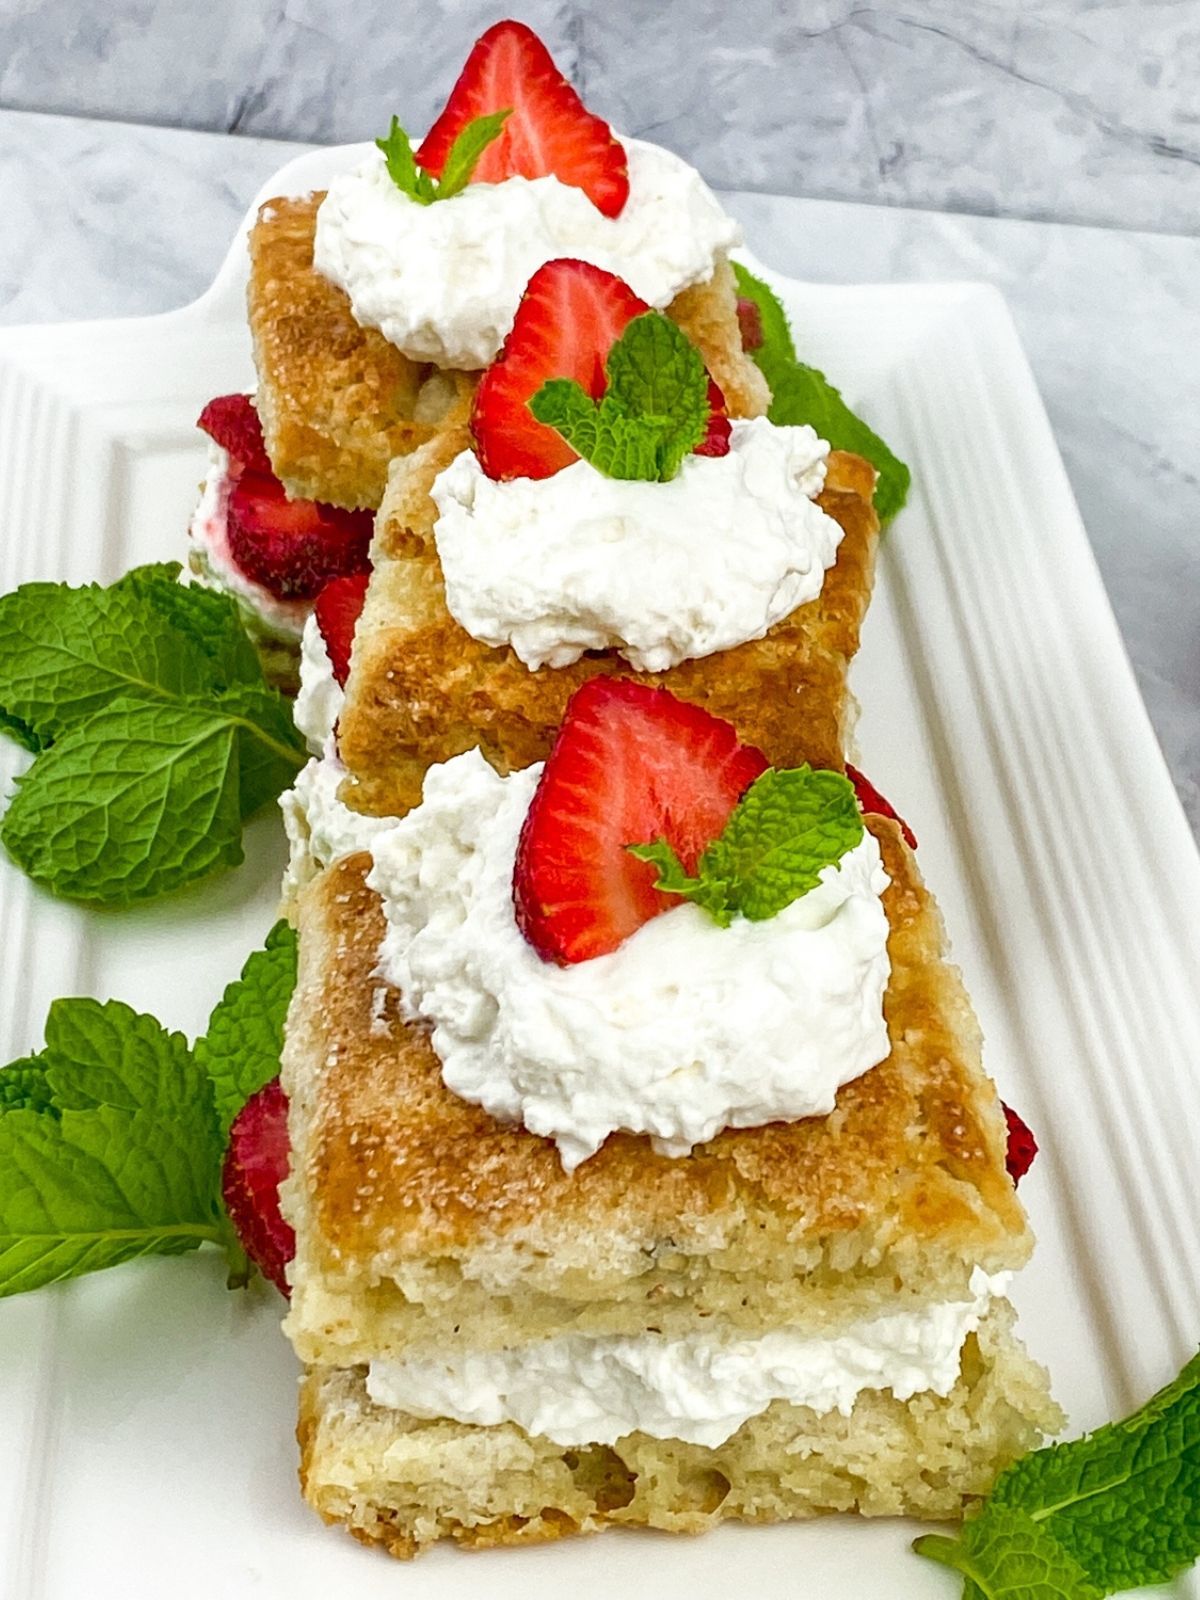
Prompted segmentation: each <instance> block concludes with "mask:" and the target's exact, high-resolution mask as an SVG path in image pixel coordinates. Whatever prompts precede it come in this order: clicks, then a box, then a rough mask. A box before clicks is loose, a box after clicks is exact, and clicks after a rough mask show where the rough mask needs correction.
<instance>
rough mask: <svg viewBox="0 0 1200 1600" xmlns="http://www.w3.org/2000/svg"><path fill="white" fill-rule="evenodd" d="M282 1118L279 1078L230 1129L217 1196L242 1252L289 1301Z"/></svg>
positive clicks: (286, 1147) (290, 1239)
mask: <svg viewBox="0 0 1200 1600" xmlns="http://www.w3.org/2000/svg"><path fill="white" fill-rule="evenodd" d="M287 1114H288V1103H287V1096H286V1095H285V1094H284V1092H283V1090H282V1089H281V1088H280V1087H279V1079H278V1078H272V1080H271V1082H270V1083H268V1084H267V1085H266V1087H265V1088H262V1089H260V1090H259V1091H258V1093H257V1094H255V1095H251V1097H250V1099H249V1100H247V1101H246V1104H245V1105H244V1106H243V1107H242V1109H241V1110H240V1111H239V1112H238V1114H237V1116H236V1117H235V1118H234V1119H233V1126H232V1127H231V1128H230V1130H229V1144H228V1146H227V1147H226V1150H225V1163H224V1166H223V1167H222V1169H221V1193H222V1195H223V1196H224V1200H225V1209H226V1210H227V1211H228V1213H229V1220H230V1221H231V1222H232V1223H233V1226H234V1228H235V1229H236V1230H237V1236H238V1238H239V1239H240V1240H241V1243H242V1249H243V1250H244V1251H245V1252H246V1254H247V1255H248V1256H249V1257H250V1259H251V1261H253V1263H254V1265H255V1266H256V1267H257V1268H258V1270H259V1271H260V1272H261V1273H262V1275H263V1277H264V1278H270V1280H271V1282H272V1283H273V1284H274V1285H275V1286H276V1288H277V1289H279V1291H280V1292H281V1293H282V1294H285V1295H289V1296H290V1294H291V1290H290V1289H289V1287H288V1281H287V1277H286V1276H285V1273H284V1268H285V1267H286V1266H287V1264H288V1262H289V1261H290V1260H291V1259H292V1257H293V1256H294V1255H295V1253H296V1235H295V1233H294V1232H293V1231H292V1227H291V1224H290V1223H288V1222H285V1221H284V1220H283V1216H282V1214H281V1213H280V1210H279V1185H280V1184H281V1183H282V1182H283V1180H284V1178H286V1177H287V1172H288V1157H289V1154H290V1151H291V1146H290V1143H289V1141H288V1126H287Z"/></svg>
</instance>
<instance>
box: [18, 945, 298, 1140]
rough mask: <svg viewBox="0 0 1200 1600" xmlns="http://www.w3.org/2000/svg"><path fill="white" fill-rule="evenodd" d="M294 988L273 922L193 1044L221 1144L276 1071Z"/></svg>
mask: <svg viewBox="0 0 1200 1600" xmlns="http://www.w3.org/2000/svg"><path fill="white" fill-rule="evenodd" d="M295 986H296V934H295V930H294V929H293V928H291V927H289V926H288V924H287V923H286V922H278V923H276V925H275V926H274V927H273V928H272V929H271V932H270V933H269V934H268V935H267V942H266V944H265V945H264V947H263V948H262V949H261V950H256V951H255V952H254V953H253V955H251V956H250V957H249V958H248V960H247V962H246V964H245V966H244V967H243V968H242V973H241V977H239V978H237V979H235V981H234V982H233V983H231V984H230V985H229V987H228V988H227V989H226V990H225V993H224V994H223V995H222V997H221V999H220V1000H219V1001H218V1002H217V1005H216V1007H215V1008H214V1010H213V1013H212V1015H211V1016H210V1017H209V1019H208V1029H207V1031H206V1032H205V1033H204V1034H203V1035H202V1036H201V1037H200V1038H199V1039H197V1040H196V1043H195V1045H194V1047H193V1054H194V1055H195V1057H196V1060H197V1062H198V1063H199V1065H200V1066H201V1067H203V1069H204V1071H205V1074H206V1075H207V1077H208V1080H209V1082H210V1083H211V1085H212V1092H213V1100H214V1103H215V1105H216V1111H217V1121H218V1122H219V1123H220V1127H221V1137H222V1140H224V1138H225V1136H226V1135H227V1134H228V1132H229V1126H230V1124H231V1123H232V1121H233V1119H234V1117H236V1116H237V1114H238V1112H239V1111H240V1110H241V1109H242V1107H243V1106H244V1105H245V1103H246V1101H247V1100H249V1098H250V1096H251V1095H252V1094H257V1092H258V1091H259V1089H261V1088H262V1086H263V1084H264V1083H270V1081H271V1079H272V1078H273V1077H274V1076H275V1074H276V1073H277V1072H278V1071H279V1056H280V1052H281V1051H282V1050H283V1024H284V1021H285V1019H286V1017H287V1008H288V1001H289V1000H290V999H291V995H292V990H293V989H294V988H295ZM2 1081H3V1079H2V1077H0V1082H2Z"/></svg>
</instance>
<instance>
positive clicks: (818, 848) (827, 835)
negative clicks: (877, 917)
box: [628, 766, 863, 928]
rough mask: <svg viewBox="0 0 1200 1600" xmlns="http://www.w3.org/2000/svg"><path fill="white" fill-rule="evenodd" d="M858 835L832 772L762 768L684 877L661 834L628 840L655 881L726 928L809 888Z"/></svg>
mask: <svg viewBox="0 0 1200 1600" xmlns="http://www.w3.org/2000/svg"><path fill="white" fill-rule="evenodd" d="M862 836H863V820H862V813H861V812H860V811H859V808H858V801H857V800H856V798H855V794H854V786H853V785H852V784H851V782H850V780H849V779H848V778H845V777H843V776H842V774H841V773H840V772H814V771H813V770H812V768H811V767H807V766H804V767H793V768H789V769H786V770H777V769H775V768H773V767H772V768H769V769H768V770H767V771H766V772H764V773H763V774H762V775H761V777H758V778H756V779H755V781H754V782H753V783H752V784H751V785H750V787H749V789H747V791H746V793H745V794H744V795H743V796H742V798H741V800H740V801H739V802H738V804H737V806H736V807H735V808H734V811H733V814H732V816H731V817H730V818H729V821H728V822H727V823H726V824H725V827H724V829H723V831H722V833H721V834H720V836H719V838H717V839H715V840H714V841H713V843H712V844H710V845H709V847H708V848H707V850H705V852H704V854H703V855H702V856H701V857H700V860H699V862H698V863H697V867H696V875H695V877H690V876H689V875H688V873H687V872H686V871H685V870H684V868H683V864H682V863H681V862H680V860H679V857H678V856H677V855H676V854H675V851H674V850H673V849H672V848H671V846H670V845H669V844H668V843H667V841H666V840H665V839H656V840H654V841H652V842H650V843H648V844H633V845H630V846H629V847H628V848H629V852H630V854H631V855H634V856H636V857H637V858H638V860H639V861H649V862H651V863H652V864H653V865H654V866H656V867H657V868H658V869H659V878H658V882H657V883H656V885H655V887H656V888H658V889H660V890H662V891H663V893H665V894H678V895H682V896H684V898H685V899H688V900H691V901H693V902H694V903H695V904H696V905H699V906H702V907H703V908H704V910H705V911H707V912H708V914H709V915H710V916H711V917H712V918H713V920H714V921H715V922H717V923H719V924H720V926H721V927H723V928H727V927H728V926H729V924H730V923H731V922H732V921H733V919H734V917H735V916H741V917H745V918H746V919H747V920H748V921H750V922H764V921H766V919H767V918H768V917H774V916H777V915H778V914H779V912H781V911H782V910H783V909H784V907H785V906H789V905H791V903H792V901H793V900H798V899H799V898H800V896H801V895H803V894H807V893H808V891H809V890H810V889H815V888H816V886H817V884H818V883H819V882H820V881H821V873H822V871H823V870H824V869H825V868H826V867H828V866H832V865H833V864H834V863H836V862H837V861H840V860H841V858H842V856H844V855H845V854H846V852H847V851H848V850H852V849H853V848H854V846H855V845H856V844H858V842H859V840H860V839H861V838H862Z"/></svg>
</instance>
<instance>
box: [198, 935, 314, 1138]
mask: <svg viewBox="0 0 1200 1600" xmlns="http://www.w3.org/2000/svg"><path fill="white" fill-rule="evenodd" d="M295 986H296V934H295V930H294V929H292V928H290V927H289V926H288V924H287V923H286V922H277V923H276V924H275V926H274V927H273V928H272V929H271V932H270V933H269V934H268V936H267V943H266V947H265V948H264V949H262V950H256V951H255V952H254V954H253V955H252V956H250V958H249V959H248V960H247V962H246V964H245V966H244V967H243V968H242V975H241V977H240V978H238V979H236V980H235V981H234V982H233V983H231V984H230V985H229V987H228V988H227V989H226V990H225V993H224V996H223V997H222V998H221V1000H220V1001H219V1002H218V1003H217V1006H216V1008H215V1009H214V1011H213V1014H212V1016H211V1017H210V1018H209V1020H208V1031H207V1032H206V1033H205V1035H204V1037H203V1038H201V1039H197V1040H196V1048H195V1055H196V1060H197V1062H198V1063H199V1064H200V1066H201V1067H202V1068H203V1069H204V1071H205V1072H206V1073H207V1075H208V1078H209V1081H210V1082H211V1084H212V1087H213V1095H214V1098H215V1101H216V1109H217V1118H218V1121H219V1122H220V1126H221V1137H222V1140H224V1138H225V1137H226V1136H227V1135H228V1133H229V1126H230V1124H231V1123H232V1121H233V1119H234V1117H236V1116H237V1114H238V1112H239V1111H240V1110H241V1109H242V1107H243V1106H244V1105H245V1103H246V1101H247V1100H249V1098H250V1096H251V1095H253V1094H257V1093H258V1091H259V1090H260V1089H261V1088H262V1087H263V1085H264V1084H267V1083H269V1082H270V1081H271V1079H272V1078H273V1077H274V1076H275V1075H276V1073H277V1072H278V1071H279V1056H280V1052H281V1051H282V1049H283V1025H284V1022H285V1020H286V1018H287V1008H288V1002H289V1000H290V999H291V996H292V990H293V989H294V988H295Z"/></svg>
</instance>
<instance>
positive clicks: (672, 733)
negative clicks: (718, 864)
mask: <svg viewBox="0 0 1200 1600" xmlns="http://www.w3.org/2000/svg"><path fill="white" fill-rule="evenodd" d="M766 766H767V758H766V757H765V756H764V755H763V753H762V751H761V750H756V749H754V747H753V746H752V745H744V744H739V743H738V737H737V734H736V732H735V731H734V729H733V727H732V726H731V724H730V723H728V722H723V721H722V720H721V719H720V718H719V717H714V716H710V714H709V713H708V712H707V711H704V710H702V709H701V708H700V707H699V706H694V705H689V704H687V703H686V702H685V701H683V700H677V699H676V698H675V696H674V695H673V694H670V693H669V692H668V691H667V690H666V689H651V688H647V687H645V686H644V685H642V684H638V683H629V682H627V681H625V680H624V679H620V678H591V679H589V681H588V682H587V683H585V684H584V685H583V687H582V688H580V689H578V690H576V692H575V694H574V695H572V697H571V700H570V702H569V703H568V705H567V710H566V714H565V716H564V718H563V723H562V727H561V728H560V729H559V732H558V738H557V739H556V741H555V744H554V748H553V750H552V751H551V752H550V756H549V759H548V760H547V762H546V766H545V769H544V771H543V772H542V776H541V779H540V781H539V783H538V786H537V790H536V792H535V794H534V797H533V802H532V804H531V805H530V807H529V812H528V815H527V816H526V818H525V825H524V827H523V829H522V831H521V839H520V843H519V845H518V847H517V859H516V865H515V869H514V872H513V902H514V905H515V907H516V914H517V922H518V924H519V925H520V928H521V931H522V932H523V933H524V935H525V937H526V938H527V939H528V940H529V942H530V944H532V945H533V947H534V949H535V950H536V951H537V952H538V954H539V955H540V956H542V957H543V959H545V960H547V961H556V962H558V963H559V964H560V965H563V966H565V965H568V964H569V963H571V962H575V961H587V960H589V959H590V958H591V957H592V956H601V955H605V954H607V952H608V951H610V950H615V949H616V948H617V946H618V945H619V944H620V943H621V941H622V940H623V939H627V938H628V937H629V935H630V934H631V933H634V932H636V931H637V929H638V928H640V927H641V926H642V924H643V923H644V922H649V921H650V919H651V917H656V916H658V914H659V912H661V911H666V910H669V908H670V907H671V906H672V905H677V904H678V903H679V901H678V897H677V896H675V895H667V894H660V893H659V891H658V890H657V889H655V887H654V882H655V879H656V877H657V876H658V873H657V869H656V868H655V867H653V866H651V865H650V863H649V862H645V861H638V860H637V859H636V857H634V856H631V855H630V854H629V851H628V850H627V849H626V848H625V847H626V846H627V845H630V844H646V843H648V842H650V841H651V840H654V839H666V840H667V841H668V843H669V844H670V845H671V846H672V848H673V849H674V850H675V852H676V854H677V855H678V856H679V858H680V860H681V861H682V863H683V865H684V867H685V868H686V869H687V870H688V871H689V872H691V871H694V870H695V866H696V863H697V861H698V860H699V858H700V856H701V854H702V853H703V851H704V849H705V847H706V846H707V845H709V844H711V843H712V841H713V840H714V839H715V838H716V837H717V835H718V834H719V833H720V832H721V830H722V828H724V826H725V824H726V822H728V820H729V815H730V813H731V812H732V810H733V808H734V806H736V805H737V803H738V800H739V799H740V798H741V796H742V795H743V794H744V793H745V791H746V790H747V789H748V788H749V786H750V785H751V784H752V783H753V782H754V780H755V778H757V777H758V775H759V773H761V772H763V771H765V770H766Z"/></svg>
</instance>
